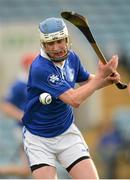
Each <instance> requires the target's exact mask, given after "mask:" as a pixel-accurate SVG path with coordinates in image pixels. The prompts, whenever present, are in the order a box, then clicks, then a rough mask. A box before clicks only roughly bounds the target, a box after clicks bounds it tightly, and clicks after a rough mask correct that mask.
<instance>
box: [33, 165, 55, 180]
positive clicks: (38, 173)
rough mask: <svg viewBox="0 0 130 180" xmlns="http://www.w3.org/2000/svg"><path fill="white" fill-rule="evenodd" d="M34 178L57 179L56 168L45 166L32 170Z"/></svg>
mask: <svg viewBox="0 0 130 180" xmlns="http://www.w3.org/2000/svg"><path fill="white" fill-rule="evenodd" d="M32 176H33V178H34V179H56V178H57V174H56V168H55V167H53V166H44V167H41V168H38V169H36V170H34V171H33V172H32Z"/></svg>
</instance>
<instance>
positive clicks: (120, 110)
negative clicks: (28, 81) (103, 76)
mask: <svg viewBox="0 0 130 180" xmlns="http://www.w3.org/2000/svg"><path fill="white" fill-rule="evenodd" d="M61 11H76V12H77V13H80V14H82V15H84V16H86V17H87V19H88V22H89V25H90V28H91V30H92V32H93V35H94V37H95V39H96V41H97V42H98V44H99V47H100V48H101V49H102V51H103V52H104V55H105V56H106V58H107V59H108V60H109V59H110V58H111V56H112V55H113V54H118V55H119V68H118V71H119V73H120V74H121V77H122V81H123V82H125V83H128V82H129V80H130V26H129V24H130V1H129V0H123V1H122V0H100V1H99V0H80V1H79V0H19V1H17V0H0V98H1V99H2V98H3V97H4V96H5V95H6V93H7V92H8V89H9V86H10V85H11V84H12V82H13V81H14V80H15V79H16V78H17V76H18V74H19V72H20V71H21V58H22V56H23V55H24V54H26V53H28V52H33V53H37V52H39V49H40V42H39V32H38V25H39V23H40V22H41V21H43V20H44V19H46V18H47V17H61V16H60V13H61ZM65 22H66V24H67V27H68V30H69V32H70V36H71V40H72V48H73V49H74V50H75V51H76V52H77V54H78V55H79V56H80V57H81V59H82V63H83V64H84V66H85V67H86V68H87V69H88V70H89V71H90V72H92V73H94V72H95V70H96V67H97V63H98V57H97V56H96V55H95V52H94V51H93V49H92V48H91V47H90V45H89V43H88V42H87V40H86V39H85V38H84V37H83V35H82V33H81V32H80V31H79V30H78V29H76V28H75V27H74V26H73V25H72V24H70V23H69V22H67V21H65ZM75 114H76V124H77V126H78V127H79V128H80V130H81V131H82V132H83V135H84V137H85V140H86V142H87V144H88V145H89V148H90V152H91V155H92V157H93V159H94V161H95V164H96V166H97V169H98V171H99V175H100V178H112V179H114V178H115V179H127V178H130V171H129V168H130V145H129V144H130V95H129V94H128V90H127V89H125V90H119V89H117V87H116V86H115V85H112V86H111V87H106V88H104V89H102V90H100V91H98V92H96V93H95V94H94V95H93V96H92V97H90V98H88V100H87V101H86V102H85V103H84V104H83V105H81V106H80V108H79V109H76V110H75ZM8 119H9V117H7V116H6V115H5V114H4V113H3V112H0V166H1V167H2V165H5V164H9V162H10V161H12V158H14V159H15V160H13V161H14V162H16V163H17V160H18V158H19V157H18V155H17V153H16V152H15V151H16V150H17V147H18V143H17V140H16V139H15V134H14V131H15V123H14V121H13V120H11V121H10V120H8ZM3 140H4V142H3ZM8 157H9V158H10V159H9V158H8ZM0 173H1V171H0ZM1 174H2V173H1ZM0 177H2V178H4V177H5V175H4V176H3V175H1V176H0ZM10 177H11V176H8V178H10ZM6 178H7V177H6Z"/></svg>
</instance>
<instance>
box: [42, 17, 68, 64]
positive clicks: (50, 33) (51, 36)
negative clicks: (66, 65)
mask: <svg viewBox="0 0 130 180" xmlns="http://www.w3.org/2000/svg"><path fill="white" fill-rule="evenodd" d="M39 30H40V41H41V47H42V48H44V51H45V52H46V54H47V55H48V56H49V57H50V55H49V52H48V51H46V48H45V45H44V44H45V43H49V42H52V41H57V40H61V39H66V47H65V48H64V50H65V55H64V56H63V57H58V58H52V57H50V59H51V60H52V61H54V62H61V61H64V60H65V59H66V58H67V56H68V53H69V48H70V43H69V34H68V30H67V27H66V24H65V23H64V21H63V19H61V18H54V17H52V18H48V19H46V20H44V21H42V22H41V23H40V24H39Z"/></svg>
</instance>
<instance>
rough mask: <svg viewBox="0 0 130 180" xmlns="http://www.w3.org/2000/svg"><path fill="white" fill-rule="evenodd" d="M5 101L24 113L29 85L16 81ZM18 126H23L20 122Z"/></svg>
mask: <svg viewBox="0 0 130 180" xmlns="http://www.w3.org/2000/svg"><path fill="white" fill-rule="evenodd" d="M4 101H6V102H9V103H11V104H13V105H14V106H16V107H17V108H19V109H21V110H22V111H24V108H25V105H26V102H27V83H26V82H24V81H22V80H20V79H18V80H16V81H15V82H14V83H13V84H12V86H11V88H10V89H9V91H8V94H7V95H6V97H5V98H4ZM18 124H19V125H20V126H21V125H22V123H21V122H20V121H19V122H18Z"/></svg>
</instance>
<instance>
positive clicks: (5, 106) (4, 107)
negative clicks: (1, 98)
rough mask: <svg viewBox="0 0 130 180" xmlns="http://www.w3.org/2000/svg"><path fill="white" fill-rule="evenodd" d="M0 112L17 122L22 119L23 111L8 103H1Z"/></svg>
mask: <svg viewBox="0 0 130 180" xmlns="http://www.w3.org/2000/svg"><path fill="white" fill-rule="evenodd" d="M0 110H1V111H2V112H4V113H5V114H7V115H8V116H9V117H11V118H14V119H17V120H21V119H22V117H23V111H21V110H20V109H19V108H17V107H16V106H14V105H13V104H11V103H8V102H1V103H0Z"/></svg>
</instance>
